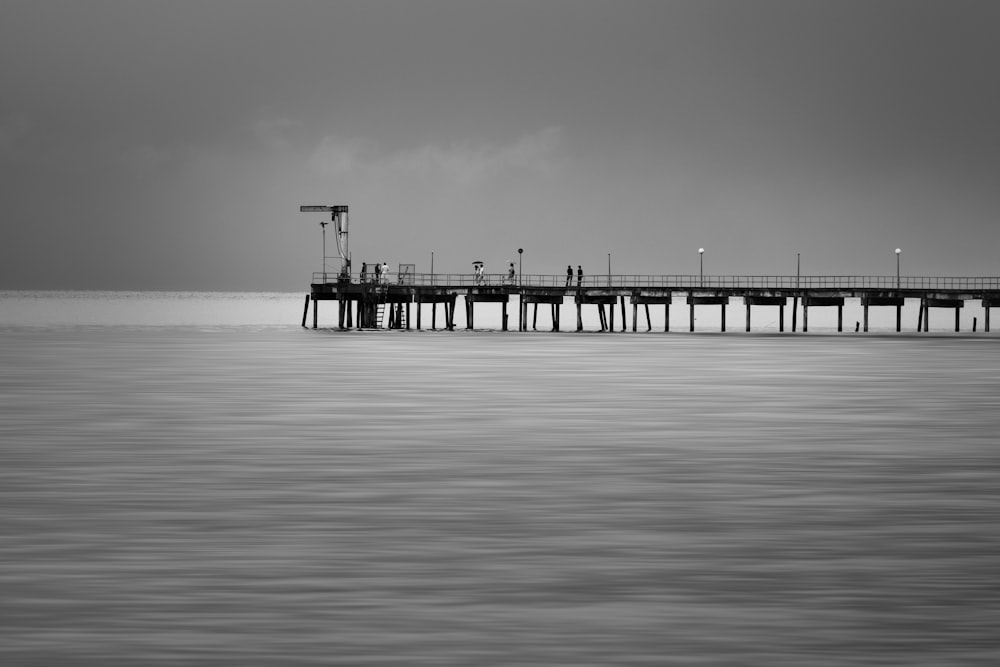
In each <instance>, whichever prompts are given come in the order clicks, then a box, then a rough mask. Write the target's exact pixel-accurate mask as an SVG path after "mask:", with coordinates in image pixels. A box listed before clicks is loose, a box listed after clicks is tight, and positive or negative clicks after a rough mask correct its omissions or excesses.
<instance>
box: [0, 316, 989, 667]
mask: <svg viewBox="0 0 1000 667" xmlns="http://www.w3.org/2000/svg"><path fill="white" fill-rule="evenodd" d="M296 305H299V304H298V303H297V302H296ZM295 315H297V314H295ZM295 315H293V318H292V321H293V322H294V321H295V319H294V318H295ZM0 367H2V369H3V373H2V375H0V443H2V444H0V455H2V466H0V501H2V506H3V511H2V513H0V591H2V596H0V662H2V663H3V664H5V665H42V664H88V665H137V664H143V665H171V664H207V665H214V664H218V665H223V664H224V665H274V664H289V665H304V664H317V665H320V664H343V665H358V664H365V665H412V664H422V665H553V664H556V665H640V664H643V665H644V664H650V665H652V664H657V665H660V664H676V665H789V666H791V665H843V664H865V665H869V664H870V665H888V664H891V665H935V666H936V665H993V664H996V663H997V661H998V660H1000V640H998V638H997V632H996V628H997V627H1000V587H998V582H1000V559H998V557H997V554H998V553H1000V527H998V525H1000V524H998V521H997V517H998V509H1000V502H998V501H1000V485H998V482H1000V455H998V448H997V440H998V434H1000V410H998V408H1000V348H998V340H997V339H991V338H985V337H984V338H975V337H971V336H969V337H960V336H930V337H927V336H923V337H918V336H916V335H909V336H897V335H895V334H893V335H892V336H869V337H863V336H854V335H846V334H845V335H842V336H836V335H819V336H817V335H808V336H801V335H799V336H792V335H788V334H785V335H767V334H763V335H749V336H748V335H745V334H741V335H729V334H725V335H720V334H687V333H670V334H662V333H660V334H614V335H608V334H597V333H582V334H578V333H570V334H566V333H564V334H553V333H537V334H535V333H521V334H519V333H507V334H502V333H484V332H471V333H470V332H464V331H455V332H444V331H439V332H426V331H425V332H419V333H418V332H373V331H366V332H338V331H330V330H322V329H321V330H318V331H312V330H305V329H301V328H299V327H297V326H273V325H260V324H254V323H251V324H241V325H229V324H224V325H219V326H205V325H199V326H160V325H157V326H128V325H125V324H118V325H115V326H90V325H88V326H62V325H59V326H29V327H25V326H5V327H0Z"/></svg>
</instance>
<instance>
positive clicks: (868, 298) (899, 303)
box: [861, 294, 904, 332]
mask: <svg viewBox="0 0 1000 667" xmlns="http://www.w3.org/2000/svg"><path fill="white" fill-rule="evenodd" d="M903 301H904V299H903V297H901V296H896V295H893V294H889V295H885V294H867V295H864V296H862V297H861V306H862V309H863V313H864V330H865V332H867V331H868V308H869V306H895V307H896V331H899V330H900V329H901V325H902V307H903Z"/></svg>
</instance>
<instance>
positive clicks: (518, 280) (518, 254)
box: [517, 248, 524, 287]
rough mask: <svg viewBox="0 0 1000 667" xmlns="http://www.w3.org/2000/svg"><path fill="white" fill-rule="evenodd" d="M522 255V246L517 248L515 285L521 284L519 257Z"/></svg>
mask: <svg viewBox="0 0 1000 667" xmlns="http://www.w3.org/2000/svg"><path fill="white" fill-rule="evenodd" d="M523 255H524V248H518V249H517V286H518V287H520V286H521V257H522V256H523Z"/></svg>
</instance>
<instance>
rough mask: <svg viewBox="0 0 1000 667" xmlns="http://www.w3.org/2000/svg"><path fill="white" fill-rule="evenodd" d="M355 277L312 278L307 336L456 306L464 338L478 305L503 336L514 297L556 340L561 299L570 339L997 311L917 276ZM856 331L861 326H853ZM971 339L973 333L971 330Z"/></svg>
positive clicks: (986, 285)
mask: <svg viewBox="0 0 1000 667" xmlns="http://www.w3.org/2000/svg"><path fill="white" fill-rule="evenodd" d="M360 278H361V277H360V276H359V275H357V274H354V275H351V276H339V275H337V274H333V273H326V274H324V273H315V274H313V279H312V285H311V291H310V293H309V294H307V295H306V299H305V308H304V311H303V313H302V326H306V322H307V319H308V311H309V305H310V302H311V303H312V306H313V313H312V315H313V317H312V326H313V328H317V327H318V323H319V310H320V309H319V302H321V301H336V302H337V304H338V309H337V326H338V327H339V328H342V329H348V328H354V327H357V328H359V329H368V328H393V329H410V328H412V326H413V325H414V323H413V321H412V317H411V316H412V314H413V313H412V311H411V306H414V307H415V310H416V322H415V327H416V328H417V329H420V328H422V327H423V321H422V320H423V316H422V313H423V310H424V309H423V308H422V306H424V305H429V306H430V310H431V313H430V316H431V318H430V325H431V328H434V329H436V328H437V324H438V322H437V307H438V305H441V306H442V307H443V311H444V313H443V317H444V321H443V325H444V328H446V329H454V328H455V309H456V305H457V301H458V298H459V297H462V300H463V303H464V306H465V328H467V329H473V328H475V310H476V306H477V305H478V304H500V306H501V309H502V312H501V323H502V325H501V327H502V329H503V330H504V331H507V330H508V312H507V310H508V305H509V304H510V303H511V299H512V297H516V301H517V303H518V316H517V328H518V330H519V331H526V330H527V329H528V310H529V306H533V307H534V313H533V317H532V321H531V327H532V329H535V328H536V326H537V320H538V306H539V305H545V306H549V308H550V321H551V324H552V330H553V331H559V330H560V329H561V318H560V314H561V310H562V306H563V305H564V303H565V300H566V299H567V298H572V300H573V303H574V304H575V305H576V330H577V331H580V330H582V329H583V308H584V307H585V306H591V307H596V308H597V310H598V315H599V321H600V324H601V330H602V331H614V330H615V311H616V309H619V310H620V317H621V320H620V326H621V330H622V331H625V330H627V328H628V317H627V314H628V313H627V311H626V299H627V300H628V303H629V305H631V306H632V323H631V328H632V331H636V330H637V328H638V323H639V320H640V315H639V307H640V306H642V308H643V311H644V314H645V324H646V329H647V331H648V330H650V329H651V319H650V315H649V307H650V306H657V307H659V306H662V307H663V308H664V311H665V318H664V322H665V324H664V330H665V331H669V328H670V306H671V305H672V304H673V303H675V300H680V302H681V303H683V304H684V305H686V306H687V307H688V310H689V320H690V324H689V330H690V331H694V330H695V308H696V307H697V306H702V307H704V306H716V307H720V308H721V315H722V316H721V330H722V331H725V330H726V306H727V305H730V304H731V301H730V300H731V299H742V303H743V305H744V306H745V308H746V330H747V331H750V311H751V308H752V307H754V306H757V307H760V306H766V307H772V308H774V307H776V308H777V309H778V330H779V331H784V330H785V308H786V307H787V306H788V305H789V300H791V306H792V313H791V329H792V331H793V332H794V331H796V329H797V327H798V322H797V319H798V312H799V305H800V302H801V309H802V331H808V328H809V309H810V308H816V307H831V308H833V307H835V308H837V330H838V331H843V309H844V301H845V299H848V298H854V299H858V300H859V301H860V304H861V307H862V310H863V318H864V331H868V315H869V309H870V308H872V307H894V308H895V309H896V331H901V329H902V321H901V313H902V307H903V305H904V302H905V301H906V300H907V299H914V300H919V302H920V310H919V316H918V320H917V331H921V330H923V331H927V330H928V326H929V311H930V310H931V309H932V308H933V309H951V310H954V314H955V330H956V331H958V330H959V316H960V313H961V309H962V308H963V307H964V306H965V303H966V302H968V301H981V304H982V307H983V312H984V331H986V332H989V330H990V309H991V308H993V307H996V306H1000V277H920V276H719V275H704V276H701V275H586V276H583V277H582V278H581V279H578V278H577V277H576V276H574V277H572V279H567V276H566V275H565V274H562V275H537V274H533V275H521V276H516V277H515V278H514V280H513V281H511V280H510V279H509V278H508V276H507V274H486V275H483V276H476V275H473V274H442V273H435V274H430V273H423V274H422V273H406V274H399V275H396V276H393V275H392V274H390V275H389V276H383V282H379V283H376V282H373V281H371V280H366V281H365V282H362V281H361V279H360ZM858 327H859V328H860V322H859V323H858ZM973 330H975V324H974V325H973Z"/></svg>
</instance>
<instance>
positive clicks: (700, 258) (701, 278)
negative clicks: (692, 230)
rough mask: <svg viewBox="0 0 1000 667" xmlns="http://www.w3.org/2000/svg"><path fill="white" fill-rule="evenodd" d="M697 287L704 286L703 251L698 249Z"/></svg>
mask: <svg viewBox="0 0 1000 667" xmlns="http://www.w3.org/2000/svg"><path fill="white" fill-rule="evenodd" d="M698 286H699V287H704V286H705V249H704V248H698Z"/></svg>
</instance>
